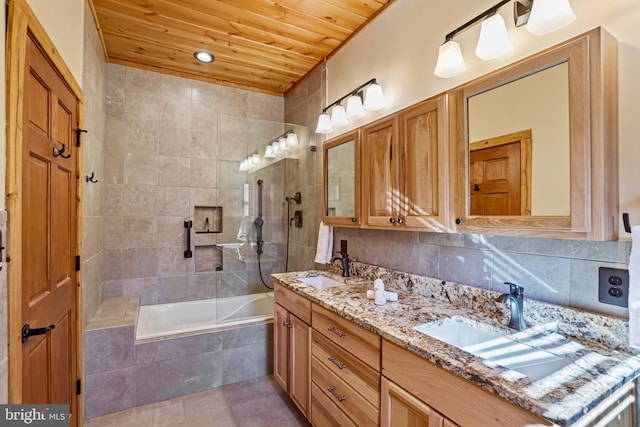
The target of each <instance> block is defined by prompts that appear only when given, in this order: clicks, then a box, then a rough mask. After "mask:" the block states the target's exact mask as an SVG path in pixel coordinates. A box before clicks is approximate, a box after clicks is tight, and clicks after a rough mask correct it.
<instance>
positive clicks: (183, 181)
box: [158, 156, 191, 187]
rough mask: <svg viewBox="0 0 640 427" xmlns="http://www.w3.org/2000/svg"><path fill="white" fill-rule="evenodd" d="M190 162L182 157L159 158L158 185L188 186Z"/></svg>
mask: <svg viewBox="0 0 640 427" xmlns="http://www.w3.org/2000/svg"><path fill="white" fill-rule="evenodd" d="M190 169H191V166H190V160H189V159H187V158H184V157H173V156H160V157H159V158H158V174H159V175H158V184H160V185H164V186H169V187H186V186H188V185H189V176H190Z"/></svg>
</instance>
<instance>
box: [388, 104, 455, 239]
mask: <svg viewBox="0 0 640 427" xmlns="http://www.w3.org/2000/svg"><path fill="white" fill-rule="evenodd" d="M446 105H447V96H446V95H442V96H439V97H437V98H433V99H430V100H427V101H424V102H421V103H420V104H418V105H416V106H415V107H412V108H410V109H408V110H405V111H404V112H403V113H402V115H401V116H400V123H401V128H400V143H401V146H402V165H403V166H402V168H401V177H400V179H401V183H402V186H401V194H402V198H401V201H402V205H401V208H400V219H401V220H403V221H404V224H405V225H406V227H409V228H419V229H431V230H436V231H441V230H442V229H443V227H444V226H446V224H447V221H448V217H449V214H448V208H447V205H448V194H449V191H448V190H449V183H448V176H449V175H448V170H449V156H448V152H447V139H448V130H447V129H448V126H447V108H446Z"/></svg>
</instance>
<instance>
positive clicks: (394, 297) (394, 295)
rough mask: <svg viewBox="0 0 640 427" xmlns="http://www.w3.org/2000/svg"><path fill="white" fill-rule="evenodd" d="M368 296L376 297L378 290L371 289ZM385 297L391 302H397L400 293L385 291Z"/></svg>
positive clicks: (369, 297) (370, 297)
mask: <svg viewBox="0 0 640 427" xmlns="http://www.w3.org/2000/svg"><path fill="white" fill-rule="evenodd" d="M367 298H368V299H376V291H374V290H373V289H369V290H368V291H367ZM384 299H386V300H387V301H390V302H396V301H398V293H397V292H387V291H384Z"/></svg>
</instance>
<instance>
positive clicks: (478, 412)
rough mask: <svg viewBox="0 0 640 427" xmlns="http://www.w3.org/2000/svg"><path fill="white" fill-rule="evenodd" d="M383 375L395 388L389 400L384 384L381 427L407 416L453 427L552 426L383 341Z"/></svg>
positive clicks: (389, 393) (388, 393)
mask: <svg viewBox="0 0 640 427" xmlns="http://www.w3.org/2000/svg"><path fill="white" fill-rule="evenodd" d="M382 375H383V380H384V378H386V379H388V381H391V382H393V383H395V384H394V385H392V386H391V387H390V388H387V394H386V395H385V394H384V390H385V389H384V387H385V386H384V381H383V396H382V401H383V410H382V413H383V418H382V423H381V425H389V424H385V422H388V421H389V420H392V419H396V418H395V417H398V418H400V419H402V417H405V416H407V417H409V418H410V419H423V420H429V421H431V420H433V419H435V420H437V417H438V414H439V415H441V416H442V417H443V422H444V420H447V422H448V423H449V425H453V426H460V427H467V426H469V427H475V426H498V425H500V426H512V427H524V426H526V425H542V426H551V425H553V424H552V423H550V422H549V421H547V420H545V419H543V418H540V417H538V416H536V415H534V414H532V413H530V412H528V411H525V410H524V409H522V408H520V407H518V406H516V405H514V404H513V403H510V402H508V401H506V400H504V399H501V398H499V397H497V396H495V395H493V394H491V393H490V392H487V391H485V390H483V389H482V388H480V387H479V386H477V385H475V384H473V383H471V382H469V381H467V380H465V379H463V378H460V377H458V376H456V375H455V374H452V373H450V372H448V371H446V370H444V369H442V368H440V367H438V366H436V365H435V364H433V363H431V362H429V361H427V360H425V359H423V358H421V357H419V356H417V355H415V354H413V353H411V352H409V351H407V350H405V349H403V348H400V347H398V346H397V345H395V344H393V343H391V342H389V341H386V340H382ZM387 387H389V384H388V383H387ZM398 390H400V391H398ZM403 392H406V393H407V394H403ZM410 397H415V399H416V400H417V401H418V402H419V403H421V404H422V405H418V404H416V400H412V399H410ZM394 405H395V406H394ZM403 406H404V407H405V408H403ZM432 412H435V414H432ZM431 422H433V421H431ZM393 425H402V424H395V423H394V424H393ZM405 425H406V424H405ZM418 425H426V426H431V425H432V424H418ZM434 425H437V424H434ZM445 425H446V424H445Z"/></svg>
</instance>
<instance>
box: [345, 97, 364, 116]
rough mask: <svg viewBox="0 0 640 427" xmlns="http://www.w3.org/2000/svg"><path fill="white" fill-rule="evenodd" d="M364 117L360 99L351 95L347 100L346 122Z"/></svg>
mask: <svg viewBox="0 0 640 427" xmlns="http://www.w3.org/2000/svg"><path fill="white" fill-rule="evenodd" d="M364 115H365V112H364V107H363V106H362V98H360V96H358V95H353V96H351V97H349V99H347V120H357V119H361V118H363V117H364Z"/></svg>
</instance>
